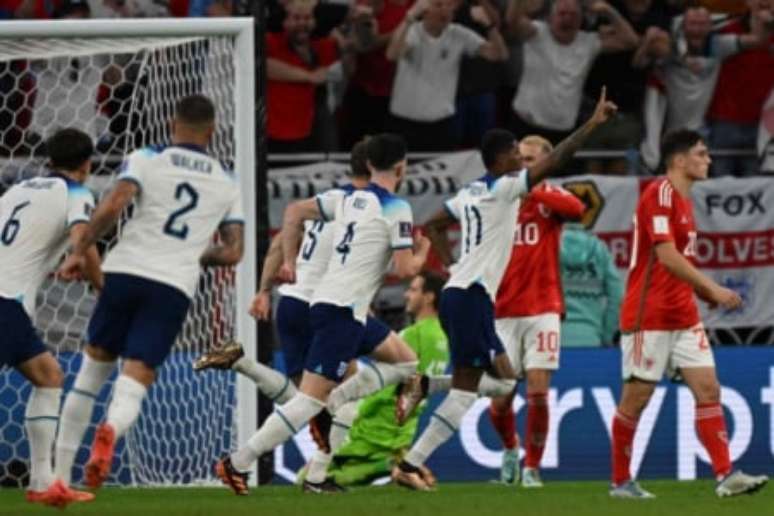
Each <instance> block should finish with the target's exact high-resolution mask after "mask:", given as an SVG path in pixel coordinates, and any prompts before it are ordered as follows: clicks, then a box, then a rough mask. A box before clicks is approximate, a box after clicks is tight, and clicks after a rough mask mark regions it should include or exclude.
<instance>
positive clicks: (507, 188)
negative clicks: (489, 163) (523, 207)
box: [445, 169, 529, 302]
mask: <svg viewBox="0 0 774 516" xmlns="http://www.w3.org/2000/svg"><path fill="white" fill-rule="evenodd" d="M528 190H529V178H528V175H527V170H526V169H523V170H521V171H520V172H518V173H517V174H516V175H514V176H500V177H494V176H492V175H490V174H487V175H485V176H483V177H481V178H480V179H477V180H475V181H473V182H472V183H470V184H468V185H467V186H465V187H464V188H462V189H460V191H459V192H457V195H455V196H454V197H452V198H451V199H449V200H447V201H446V203H445V206H446V209H447V210H448V211H449V213H450V214H451V216H452V217H454V218H455V219H457V220H459V221H460V226H461V233H460V239H461V240H460V257H459V259H458V260H457V263H455V264H454V265H453V266H452V267H451V268H450V271H451V277H450V278H449V281H448V282H447V283H446V287H445V288H448V287H458V288H462V289H466V288H468V287H469V286H471V285H473V284H475V283H478V284H481V285H482V286H483V287H484V289H485V290H486V292H487V294H489V297H490V298H491V299H492V302H494V300H495V296H496V295H497V288H498V287H499V285H500V280H501V279H502V277H503V273H504V272H505V267H506V265H507V264H508V259H509V258H510V256H511V249H512V247H511V242H513V235H514V232H515V231H516V214H517V212H518V210H519V202H518V199H519V198H520V197H522V196H524V195H526V193H527V191H528Z"/></svg>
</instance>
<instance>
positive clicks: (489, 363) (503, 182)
mask: <svg viewBox="0 0 774 516" xmlns="http://www.w3.org/2000/svg"><path fill="white" fill-rule="evenodd" d="M615 110H616V107H615V105H614V104H613V103H611V102H608V101H607V99H606V97H605V91H604V89H603V91H602V95H601V96H600V98H599V102H598V103H597V107H596V109H595V111H594V114H593V115H592V117H591V119H589V120H588V121H587V122H586V123H585V124H584V125H583V126H582V127H581V128H580V129H578V130H577V131H575V132H574V133H573V134H572V135H570V136H569V137H568V138H567V139H566V140H564V141H562V143H560V144H559V145H558V146H557V148H556V149H555V150H554V151H553V152H552V153H551V154H549V155H548V156H547V157H546V158H545V159H543V160H540V161H538V162H537V163H536V164H535V165H534V166H532V167H530V168H529V169H523V170H521V172H519V173H517V174H516V175H512V174H513V173H514V172H515V171H517V170H519V169H520V168H521V165H522V163H521V156H520V155H519V148H518V141H517V140H516V137H515V136H514V135H513V134H512V133H510V132H508V131H504V130H501V129H493V130H491V131H488V132H487V133H486V134H485V135H484V137H483V140H482V143H481V154H482V157H483V160H484V166H486V168H487V173H486V175H484V176H483V177H482V178H480V179H478V180H476V181H473V182H472V183H471V184H469V185H468V186H467V187H465V188H463V189H461V190H460V191H459V192H458V193H457V195H456V196H455V197H453V198H452V199H450V200H448V201H446V204H445V208H446V210H442V211H440V212H439V213H438V214H436V215H435V216H434V217H433V218H431V220H430V221H429V222H428V224H427V228H428V235H429V236H430V238H431V241H432V242H433V245H434V247H435V249H436V252H437V253H438V254H439V256H440V258H441V259H442V260H443V262H444V264H446V265H449V264H451V262H452V255H451V249H450V247H449V243H448V239H447V235H446V229H447V228H448V227H449V226H451V225H452V224H453V223H455V222H456V221H457V220H459V221H460V224H461V226H462V229H461V231H462V237H461V242H460V247H461V253H460V258H459V260H458V261H457V263H456V264H455V265H454V266H453V267H452V268H451V277H450V279H449V282H448V283H447V284H446V287H445V288H444V291H443V294H442V296H441V306H440V315H441V322H442V324H443V327H444V331H445V332H446V334H447V335H448V337H449V343H450V350H451V357H452V359H451V361H452V364H453V373H452V389H451V390H450V391H449V394H448V396H447V397H446V399H445V400H444V401H443V402H442V403H441V405H440V406H439V407H438V408H437V409H436V411H435V413H434V414H433V417H432V418H431V420H430V424H429V425H428V426H427V428H426V429H425V431H424V433H423V434H422V436H421V437H420V438H419V439H418V440H417V442H416V443H415V444H414V446H413V447H412V448H411V450H410V451H409V452H408V454H406V457H405V459H404V460H403V461H402V462H401V463H400V464H399V465H398V467H397V468H395V470H394V471H393V478H394V480H395V481H396V482H397V483H398V484H401V485H404V486H406V487H409V488H412V489H419V490H427V489H429V486H428V484H427V482H426V481H425V480H424V479H423V478H422V476H421V473H420V469H419V467H420V466H422V465H423V464H424V462H425V461H426V460H427V458H428V457H429V456H430V454H431V453H432V452H433V451H434V450H435V449H436V448H438V447H439V446H440V445H441V444H443V443H444V442H446V441H447V440H448V439H449V438H450V437H451V436H452V435H453V434H454V432H456V431H457V428H458V427H459V424H460V422H461V421H462V417H463V416H464V415H465V413H466V412H467V411H468V409H469V408H470V406H471V405H472V404H473V403H474V402H475V401H476V398H477V394H476V393H477V390H478V385H479V381H480V379H481V377H482V375H483V374H484V372H485V371H491V372H492V374H493V375H494V376H496V377H498V378H506V379H511V380H515V379H516V374H515V372H514V370H513V367H512V366H511V364H510V361H509V360H508V357H507V355H506V354H505V351H504V349H503V345H502V343H501V342H500V339H499V338H498V337H497V334H496V333H495V328H494V302H493V301H494V299H495V295H496V293H497V289H498V287H499V286H500V280H501V279H502V277H503V273H504V272H505V268H506V266H507V264H508V258H509V256H510V254H511V247H512V242H513V235H514V233H515V230H516V220H517V218H516V215H517V210H518V207H519V201H520V199H521V198H522V197H523V196H524V195H526V193H527V191H528V190H529V188H530V185H534V184H537V183H539V182H540V181H542V180H543V178H545V177H546V176H548V175H549V174H550V173H551V172H554V171H557V170H558V169H559V168H560V167H561V166H562V165H563V164H564V163H565V162H566V161H567V160H568V159H569V158H570V157H571V156H572V155H573V153H574V152H575V151H576V150H577V149H578V148H579V147H580V146H581V145H582V144H583V142H584V141H585V140H586V138H587V137H588V135H589V134H590V133H591V132H592V131H593V130H594V129H595V128H596V127H597V126H599V125H600V124H602V123H604V122H606V121H607V120H608V119H609V117H610V116H611V115H612V114H613V113H615Z"/></svg>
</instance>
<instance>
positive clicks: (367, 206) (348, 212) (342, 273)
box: [312, 183, 414, 322]
mask: <svg viewBox="0 0 774 516" xmlns="http://www.w3.org/2000/svg"><path fill="white" fill-rule="evenodd" d="M317 200H318V203H319V206H320V212H321V213H322V216H323V217H324V218H325V219H326V220H333V221H334V228H335V232H334V235H333V252H332V255H331V258H330V261H329V263H328V269H327V271H326V272H325V276H323V279H322V281H321V282H320V284H319V285H318V287H317V289H316V290H315V292H314V296H313V298H312V304H314V303H329V304H333V305H337V306H344V307H351V308H352V311H353V313H354V316H355V318H356V319H357V320H359V321H361V322H365V319H366V316H367V315H368V307H369V305H370V304H371V300H372V299H373V297H374V294H376V291H377V290H379V287H380V286H381V284H382V280H383V279H384V275H385V273H386V272H387V266H388V264H389V262H390V258H392V252H393V251H394V250H396V249H407V248H411V247H413V243H414V240H413V235H412V228H413V215H412V213H411V206H410V205H409V203H408V202H406V201H405V200H403V199H401V198H400V197H398V196H396V195H395V194H392V193H390V192H389V191H387V190H385V189H384V188H382V187H380V186H378V185H375V184H373V183H371V184H369V185H368V187H367V188H364V189H362V190H350V191H347V190H338V189H337V190H329V191H328V192H325V193H323V194H320V195H318V196H317Z"/></svg>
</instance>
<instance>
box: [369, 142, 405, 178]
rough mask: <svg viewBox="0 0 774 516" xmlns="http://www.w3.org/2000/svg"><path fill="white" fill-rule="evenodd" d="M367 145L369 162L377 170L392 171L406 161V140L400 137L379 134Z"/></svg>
mask: <svg viewBox="0 0 774 516" xmlns="http://www.w3.org/2000/svg"><path fill="white" fill-rule="evenodd" d="M366 145H367V147H366V153H367V155H368V162H369V163H370V164H371V166H372V167H374V168H375V169H376V170H379V171H387V170H391V169H392V168H393V167H394V166H395V165H397V164H398V163H399V162H401V161H403V160H404V159H406V140H404V139H403V137H402V136H400V135H397V134H392V133H381V134H377V135H375V136H372V137H371V138H369V139H368V143H367V144H366Z"/></svg>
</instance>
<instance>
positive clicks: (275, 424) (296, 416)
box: [231, 392, 325, 471]
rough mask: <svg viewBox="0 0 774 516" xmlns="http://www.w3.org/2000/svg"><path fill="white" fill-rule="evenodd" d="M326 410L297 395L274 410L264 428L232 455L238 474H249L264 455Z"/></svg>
mask: <svg viewBox="0 0 774 516" xmlns="http://www.w3.org/2000/svg"><path fill="white" fill-rule="evenodd" d="M324 408H325V404H323V403H322V402H321V401H319V400H316V399H315V398H312V397H311V396H307V395H306V394H304V393H303V392H298V393H296V395H295V396H293V398H292V399H290V401H288V402H287V403H285V404H284V405H282V406H281V407H277V408H275V409H274V413H273V414H272V415H271V416H269V417H268V419H266V422H265V423H264V424H263V426H262V427H261V428H260V429H259V430H258V431H257V432H255V433H254V434H253V436H252V437H250V439H248V440H247V443H245V445H244V446H243V447H242V448H240V449H239V450H237V451H236V452H234V453H233V454H231V463H232V464H233V465H234V468H236V469H237V470H238V471H247V470H249V469H250V467H251V466H252V464H253V463H254V462H255V460H256V459H257V458H258V457H259V456H260V455H262V454H264V453H266V452H268V451H271V450H273V449H274V448H275V447H276V446H278V445H280V444H282V443H284V442H285V441H287V440H288V439H289V438H290V437H292V436H293V435H295V434H296V432H298V430H299V429H300V428H301V427H302V426H304V424H306V423H307V422H308V421H309V420H310V419H312V418H313V417H314V416H315V415H316V414H317V413H318V412H320V411H321V410H322V409H324Z"/></svg>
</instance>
